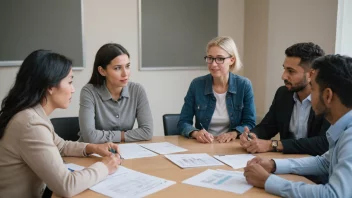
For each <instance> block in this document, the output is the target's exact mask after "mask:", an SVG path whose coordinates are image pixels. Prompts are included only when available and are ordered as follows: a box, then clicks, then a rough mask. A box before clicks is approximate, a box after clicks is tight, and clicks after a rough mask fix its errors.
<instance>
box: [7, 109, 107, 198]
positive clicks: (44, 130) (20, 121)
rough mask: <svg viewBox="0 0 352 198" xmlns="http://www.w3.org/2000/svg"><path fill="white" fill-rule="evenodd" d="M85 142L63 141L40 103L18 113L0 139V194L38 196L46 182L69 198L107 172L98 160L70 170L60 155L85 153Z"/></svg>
mask: <svg viewBox="0 0 352 198" xmlns="http://www.w3.org/2000/svg"><path fill="white" fill-rule="evenodd" d="M86 146H87V143H80V142H71V141H64V140H63V139H62V138H60V137H59V136H58V135H57V134H56V133H55V132H54V129H53V126H52V124H51V122H50V120H49V118H48V117H47V116H46V114H45V112H44V109H43V108H42V106H41V105H40V104H39V105H37V106H35V107H34V108H29V109H26V110H23V111H21V112H19V113H17V114H16V115H15V116H14V117H13V118H12V119H11V120H10V122H9V123H8V125H7V127H6V129H5V134H4V136H3V138H2V139H0V197H1V198H2V197H6V198H9V197H21V198H23V197H41V196H42V193H43V191H44V188H45V184H47V185H48V187H49V188H50V189H51V190H52V191H53V192H54V193H55V194H56V195H59V196H64V197H71V196H73V195H75V194H78V193H80V192H82V191H84V190H85V189H87V188H89V187H91V186H92V185H94V184H96V183H98V182H100V181H101V180H103V179H104V178H106V176H107V175H108V168H107V167H106V166H105V165H104V164H103V163H102V162H97V163H95V164H93V165H92V166H90V167H88V168H86V169H84V170H82V171H75V172H70V171H69V170H68V169H67V168H66V166H65V164H64V163H63V160H62V158H61V156H76V157H77V156H82V157H83V156H84V154H83V150H84V149H85V147H86Z"/></svg>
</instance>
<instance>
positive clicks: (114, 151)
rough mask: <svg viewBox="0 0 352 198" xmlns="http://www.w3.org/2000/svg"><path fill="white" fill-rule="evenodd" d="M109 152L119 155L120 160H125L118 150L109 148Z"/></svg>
mask: <svg viewBox="0 0 352 198" xmlns="http://www.w3.org/2000/svg"><path fill="white" fill-rule="evenodd" d="M109 151H110V152H111V153H113V154H118V155H119V156H120V159H124V158H123V157H122V156H121V154H120V153H117V152H116V150H115V149H113V148H111V147H110V146H109Z"/></svg>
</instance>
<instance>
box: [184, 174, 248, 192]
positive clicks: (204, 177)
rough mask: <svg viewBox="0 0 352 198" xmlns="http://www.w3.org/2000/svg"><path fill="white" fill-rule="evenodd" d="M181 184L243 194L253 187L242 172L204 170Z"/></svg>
mask: <svg viewBox="0 0 352 198" xmlns="http://www.w3.org/2000/svg"><path fill="white" fill-rule="evenodd" d="M182 183H184V184H190V185H194V186H200V187H205V188H212V189H217V190H223V191H228V192H233V193H237V194H243V193H245V192H246V191H248V190H249V189H251V188H252V187H253V186H252V185H250V184H248V183H247V181H246V178H245V177H244V176H243V173H242V172H237V171H226V170H210V169H208V170H206V171H204V172H202V173H200V174H198V175H196V176H194V177H191V178H189V179H186V180H184V181H183V182H182Z"/></svg>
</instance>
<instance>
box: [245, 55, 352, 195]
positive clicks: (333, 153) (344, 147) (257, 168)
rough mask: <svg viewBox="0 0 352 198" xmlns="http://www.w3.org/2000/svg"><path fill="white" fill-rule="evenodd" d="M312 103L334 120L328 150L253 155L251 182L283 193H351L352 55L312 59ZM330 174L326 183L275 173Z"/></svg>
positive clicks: (247, 172)
mask: <svg viewBox="0 0 352 198" xmlns="http://www.w3.org/2000/svg"><path fill="white" fill-rule="evenodd" d="M312 68H313V71H312V79H311V86H312V93H311V104H312V108H313V110H314V112H315V113H316V114H317V115H320V114H323V115H324V116H325V118H326V119H327V120H328V121H329V122H330V123H331V127H330V128H329V130H328V131H327V133H326V136H327V139H328V142H329V151H328V152H326V153H325V154H324V155H322V156H316V157H306V158H300V159H271V160H270V159H262V158H259V157H257V158H254V159H253V160H251V161H249V162H248V163H247V167H246V168H245V173H244V175H245V177H246V179H247V182H248V183H249V184H252V185H254V186H256V187H261V188H265V190H266V191H267V192H269V193H272V194H275V195H279V196H282V197H309V198H311V197H324V198H325V197H352V187H351V178H352V58H351V57H347V56H340V55H327V56H325V57H321V58H318V59H316V60H315V61H314V63H313V66H312ZM273 172H274V173H277V174H287V173H293V174H299V175H317V176H324V175H325V176H328V177H329V181H328V183H326V184H324V185H312V184H306V183H303V182H291V181H288V180H285V179H283V178H281V177H278V176H276V175H274V174H270V173H273Z"/></svg>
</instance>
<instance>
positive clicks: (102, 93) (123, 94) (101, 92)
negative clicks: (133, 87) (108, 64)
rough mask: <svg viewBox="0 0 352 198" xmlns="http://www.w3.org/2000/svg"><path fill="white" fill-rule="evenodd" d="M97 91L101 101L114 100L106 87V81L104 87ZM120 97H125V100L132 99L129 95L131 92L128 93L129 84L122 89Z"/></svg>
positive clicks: (98, 88)
mask: <svg viewBox="0 0 352 198" xmlns="http://www.w3.org/2000/svg"><path fill="white" fill-rule="evenodd" d="M97 91H98V94H99V95H100V97H101V99H102V100H103V101H106V100H110V99H112V96H111V93H110V92H109V90H108V88H107V87H106V84H105V81H104V84H103V85H101V86H99V87H97ZM120 97H121V98H122V97H125V98H129V97H130V94H129V91H128V84H127V86H125V87H124V88H122V91H121V96H120Z"/></svg>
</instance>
